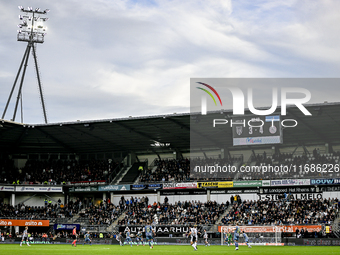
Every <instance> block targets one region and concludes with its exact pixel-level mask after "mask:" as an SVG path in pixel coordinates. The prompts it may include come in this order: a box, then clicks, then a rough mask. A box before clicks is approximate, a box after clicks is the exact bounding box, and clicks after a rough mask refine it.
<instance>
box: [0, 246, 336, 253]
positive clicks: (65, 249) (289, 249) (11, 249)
mask: <svg viewBox="0 0 340 255" xmlns="http://www.w3.org/2000/svg"><path fill="white" fill-rule="evenodd" d="M0 252H1V254H8V255H11V254H25V255H29V254H44V255H48V254H53V255H57V254H72V255H74V254H82V255H87V254H88V255H95V254H110V255H112V254H116V255H144V254H145V255H152V254H157V255H190V254H199V255H208V254H217V255H219V254H220V255H226V254H239V253H240V254H249V255H252V254H261V255H262V254H268V255H280V254H284V255H290V254H299V255H302V254H319V255H323V254H339V252H340V247H339V246H325V247H324V246H314V247H311V246H283V247H269V246H266V247H265V246H253V248H251V249H249V248H247V247H245V246H240V249H239V250H238V251H235V247H234V246H232V247H228V246H210V247H205V246H198V251H194V250H193V248H192V247H191V246H189V245H163V246H154V248H153V249H152V250H151V249H150V248H149V246H144V247H143V246H139V247H137V246H133V247H130V246H128V245H125V246H123V247H121V246H118V245H92V246H90V245H85V246H83V245H77V247H72V246H71V245H70V244H68V245H64V244H45V245H44V244H36V245H34V244H32V245H31V246H30V247H28V246H27V245H23V246H22V247H20V246H19V244H0Z"/></svg>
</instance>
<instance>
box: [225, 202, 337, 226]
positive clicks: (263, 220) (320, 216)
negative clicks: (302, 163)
mask: <svg viewBox="0 0 340 255" xmlns="http://www.w3.org/2000/svg"><path fill="white" fill-rule="evenodd" d="M339 206H340V203H339V200H338V199H320V200H316V199H315V200H290V199H289V198H288V199H284V198H282V200H281V201H269V200H266V201H261V200H257V201H243V202H242V201H239V202H236V203H234V204H233V205H232V208H231V210H230V211H229V213H228V214H227V215H226V216H225V217H224V218H223V219H222V223H223V224H225V225H227V224H228V225H229V224H231V225H235V224H236V223H238V224H240V225H286V224H297V225H299V224H331V223H332V221H333V220H334V219H335V218H336V217H337V214H338V213H339Z"/></svg>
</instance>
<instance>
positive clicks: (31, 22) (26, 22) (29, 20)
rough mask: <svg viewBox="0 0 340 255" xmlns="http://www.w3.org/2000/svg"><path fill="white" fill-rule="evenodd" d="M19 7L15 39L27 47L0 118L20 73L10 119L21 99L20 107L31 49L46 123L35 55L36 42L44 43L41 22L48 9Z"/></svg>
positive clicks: (44, 18)
mask: <svg viewBox="0 0 340 255" xmlns="http://www.w3.org/2000/svg"><path fill="white" fill-rule="evenodd" d="M19 9H20V10H21V11H22V12H24V14H23V15H19V19H20V20H22V23H21V24H19V25H18V27H19V30H18V37H17V40H18V41H22V42H27V47H26V50H25V53H24V56H23V58H22V61H21V64H20V67H19V70H18V73H17V75H16V78H15V80H14V84H13V86H12V89H11V92H10V95H9V97H8V100H7V103H6V106H5V109H4V112H3V114H2V119H4V117H5V115H6V112H7V109H8V105H9V103H10V101H11V98H12V95H13V92H14V89H15V87H16V84H17V81H18V79H19V76H20V75H21V79H20V85H19V89H18V94H17V99H16V103H15V108H14V113H13V118H12V121H15V117H16V113H17V110H18V104H19V101H21V107H22V86H23V83H24V79H25V74H26V68H27V64H28V59H29V56H30V51H31V49H32V55H33V58H34V64H35V69H36V75H37V80H38V85H39V93H40V99H41V104H42V108H43V114H44V120H45V123H47V115H46V107H45V101H44V96H43V91H42V85H41V79H40V73H39V68H38V60H37V55H36V43H44V37H45V35H46V27H44V25H43V23H44V22H46V21H47V20H48V18H47V17H45V16H46V14H47V13H48V12H49V11H50V10H48V9H46V10H44V11H41V10H40V8H36V9H35V10H33V8H32V7H28V8H27V9H25V8H24V7H22V6H19ZM23 67H24V68H23ZM22 69H23V70H22ZM21 71H22V72H21ZM22 115H23V113H21V120H22V122H23V117H22Z"/></svg>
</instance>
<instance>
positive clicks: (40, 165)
mask: <svg viewBox="0 0 340 255" xmlns="http://www.w3.org/2000/svg"><path fill="white" fill-rule="evenodd" d="M117 165H118V163H116V162H114V161H107V160H79V161H77V160H27V162H26V164H25V167H23V168H22V169H16V168H15V167H14V165H13V161H4V162H3V163H2V166H3V167H2V172H1V181H2V183H8V184H12V183H13V182H17V180H19V181H20V183H23V182H28V183H30V184H43V183H45V182H52V183H56V184H62V183H64V182H79V181H94V180H104V181H108V176H109V175H110V174H111V172H112V171H113V170H114V169H115V167H116V166H117Z"/></svg>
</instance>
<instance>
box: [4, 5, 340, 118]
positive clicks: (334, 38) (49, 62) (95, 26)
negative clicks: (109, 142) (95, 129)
mask: <svg viewBox="0 0 340 255" xmlns="http://www.w3.org/2000/svg"><path fill="white" fill-rule="evenodd" d="M21 4H22V3H21V1H19V0H14V1H3V2H1V3H0V8H2V10H6V12H4V15H1V16H0V21H1V22H2V24H3V26H2V27H0V32H1V34H2V35H3V36H2V38H1V39H0V59H2V60H6V61H1V62H0V69H1V73H0V83H1V84H4V85H3V86H2V88H3V89H2V92H1V97H0V109H1V105H5V102H6V101H7V97H8V94H9V91H10V88H11V86H12V84H13V81H14V78H15V75H16V72H17V70H18V67H19V64H20V61H21V58H22V55H23V53H24V49H25V44H24V43H17V42H15V38H16V32H15V30H16V27H15V26H16V24H18V21H19V20H18V19H17V15H18V14H19V10H18V9H17V8H16V5H21ZM30 4H31V5H32V6H33V7H41V8H42V9H44V8H49V9H51V12H50V13H49V15H48V16H49V17H50V20H49V21H48V22H47V25H48V34H47V36H46V38H45V43H44V44H43V45H38V49H37V50H38V58H39V64H40V68H41V74H42V81H43V85H44V90H45V97H46V106H47V109H48V112H49V118H50V120H51V121H52V122H57V121H63V120H76V119H97V118H104V117H109V116H110V117H121V116H129V115H133V116H136V115H150V114H160V113H162V112H163V113H171V112H178V111H179V110H180V111H189V103H190V102H189V81H190V78H191V77H334V76H338V72H339V61H338V59H339V53H340V46H339V45H338V41H339V39H340V38H339V36H340V33H339V27H338V26H336V24H338V23H339V21H340V15H338V10H339V4H340V3H338V2H337V1H330V0H327V1H317V2H312V3H311V1H297V0H289V1H250V0H249V1H246V2H245V1H222V0H221V1H218V0H214V1H196V0H191V1H179V0H175V1H165V0H163V1H156V2H151V1H111V0H96V1H93V0H91V1H90V0H84V1H76V0H72V1H71V0H70V1H62V2H61V1H57V2H48V3H47V2H46V1H42V0H32V1H31V3H30ZM25 82H26V83H25V85H24V86H25V87H27V88H26V89H25V93H27V94H25V95H24V101H25V102H26V103H25V105H26V107H27V110H26V112H25V121H27V122H30V123H32V122H33V123H34V122H41V121H42V119H41V118H37V116H38V115H39V114H37V112H40V111H41V109H40V108H39V107H36V106H37V105H38V104H39V97H38V95H37V91H36V86H37V85H36V78H35V74H34V69H33V61H32V60H31V62H30V64H29V66H28V69H27V78H26V80H25ZM32 88H34V89H33V90H32ZM313 89H314V90H315V92H314V93H315V94H316V95H318V98H317V99H318V100H319V101H320V102H323V101H326V100H328V101H331V99H334V98H335V97H336V96H337V95H336V93H328V94H327V93H324V94H321V93H318V91H320V89H318V88H313ZM27 91H29V92H27ZM312 93H313V92H312ZM111 99H114V100H111ZM97 102H99V103H97ZM116 102H117V103H116ZM135 102H136V104H135ZM28 109H29V111H30V112H28ZM31 111H33V112H31ZM8 116H9V115H8ZM6 117H7V116H6ZM7 118H9V117H7Z"/></svg>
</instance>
